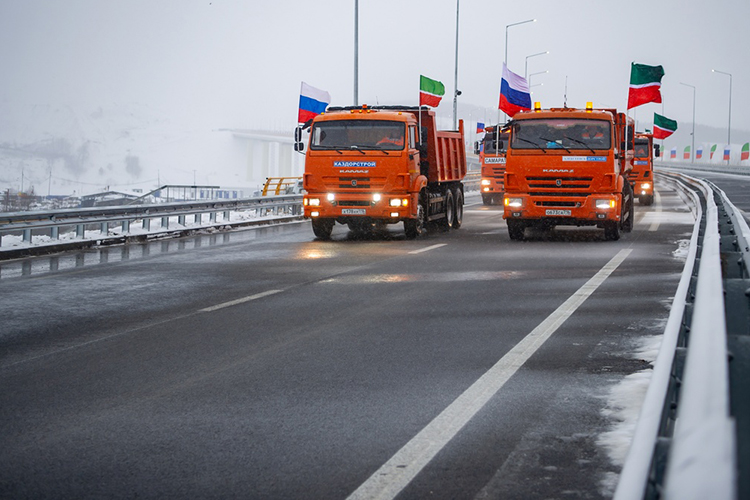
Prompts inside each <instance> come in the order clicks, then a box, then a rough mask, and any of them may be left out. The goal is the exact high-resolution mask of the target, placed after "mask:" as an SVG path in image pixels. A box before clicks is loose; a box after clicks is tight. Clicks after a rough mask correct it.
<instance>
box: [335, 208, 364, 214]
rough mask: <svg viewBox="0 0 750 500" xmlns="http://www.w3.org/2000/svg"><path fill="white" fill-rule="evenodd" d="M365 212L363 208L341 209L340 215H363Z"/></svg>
mask: <svg viewBox="0 0 750 500" xmlns="http://www.w3.org/2000/svg"><path fill="white" fill-rule="evenodd" d="M366 213H367V212H366V211H365V209H364V208H342V209H341V215H365V214H366Z"/></svg>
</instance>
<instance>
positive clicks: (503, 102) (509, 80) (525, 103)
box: [498, 63, 531, 116]
mask: <svg viewBox="0 0 750 500" xmlns="http://www.w3.org/2000/svg"><path fill="white" fill-rule="evenodd" d="M498 108H499V109H501V110H502V111H504V112H505V113H506V114H507V115H508V116H513V115H515V114H516V113H518V112H519V111H521V110H524V109H531V92H530V91H529V82H527V81H526V79H525V78H524V77H522V76H520V75H517V74H515V73H513V72H512V71H510V70H509V69H508V66H506V65H505V63H503V79H502V81H501V82H500V104H499V105H498Z"/></svg>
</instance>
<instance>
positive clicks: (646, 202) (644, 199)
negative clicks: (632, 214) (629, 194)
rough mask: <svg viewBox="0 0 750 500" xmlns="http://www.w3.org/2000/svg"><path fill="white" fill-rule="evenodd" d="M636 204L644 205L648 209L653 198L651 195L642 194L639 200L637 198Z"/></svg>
mask: <svg viewBox="0 0 750 500" xmlns="http://www.w3.org/2000/svg"><path fill="white" fill-rule="evenodd" d="M638 202H639V203H640V204H641V205H644V206H646V207H650V206H651V205H653V203H654V196H653V195H651V194H644V195H643V196H641V197H640V198H638Z"/></svg>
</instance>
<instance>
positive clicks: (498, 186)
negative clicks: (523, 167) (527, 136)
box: [477, 126, 510, 205]
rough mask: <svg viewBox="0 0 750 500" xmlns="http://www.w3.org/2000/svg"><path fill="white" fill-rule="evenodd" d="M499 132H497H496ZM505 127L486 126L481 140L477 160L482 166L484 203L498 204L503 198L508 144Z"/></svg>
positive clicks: (481, 188)
mask: <svg viewBox="0 0 750 500" xmlns="http://www.w3.org/2000/svg"><path fill="white" fill-rule="evenodd" d="M498 132H499V133H498ZM509 136H510V135H509V133H508V131H507V129H502V128H500V127H499V126H494V127H486V128H485V135H484V137H483V138H482V141H481V148H479V151H478V152H477V153H478V154H479V162H480V164H481V166H482V167H481V168H482V171H481V173H482V180H481V181H480V190H481V193H482V203H484V204H485V205H499V204H501V203H502V200H503V192H504V189H503V182H504V177H505V148H506V147H507V144H508V139H509Z"/></svg>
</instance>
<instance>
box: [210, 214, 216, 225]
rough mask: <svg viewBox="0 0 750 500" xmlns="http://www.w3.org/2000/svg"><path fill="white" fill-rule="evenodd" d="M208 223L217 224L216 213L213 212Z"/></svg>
mask: <svg viewBox="0 0 750 500" xmlns="http://www.w3.org/2000/svg"><path fill="white" fill-rule="evenodd" d="M208 221H209V222H211V223H212V224H216V212H211V213H210V214H209V215H208Z"/></svg>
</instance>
